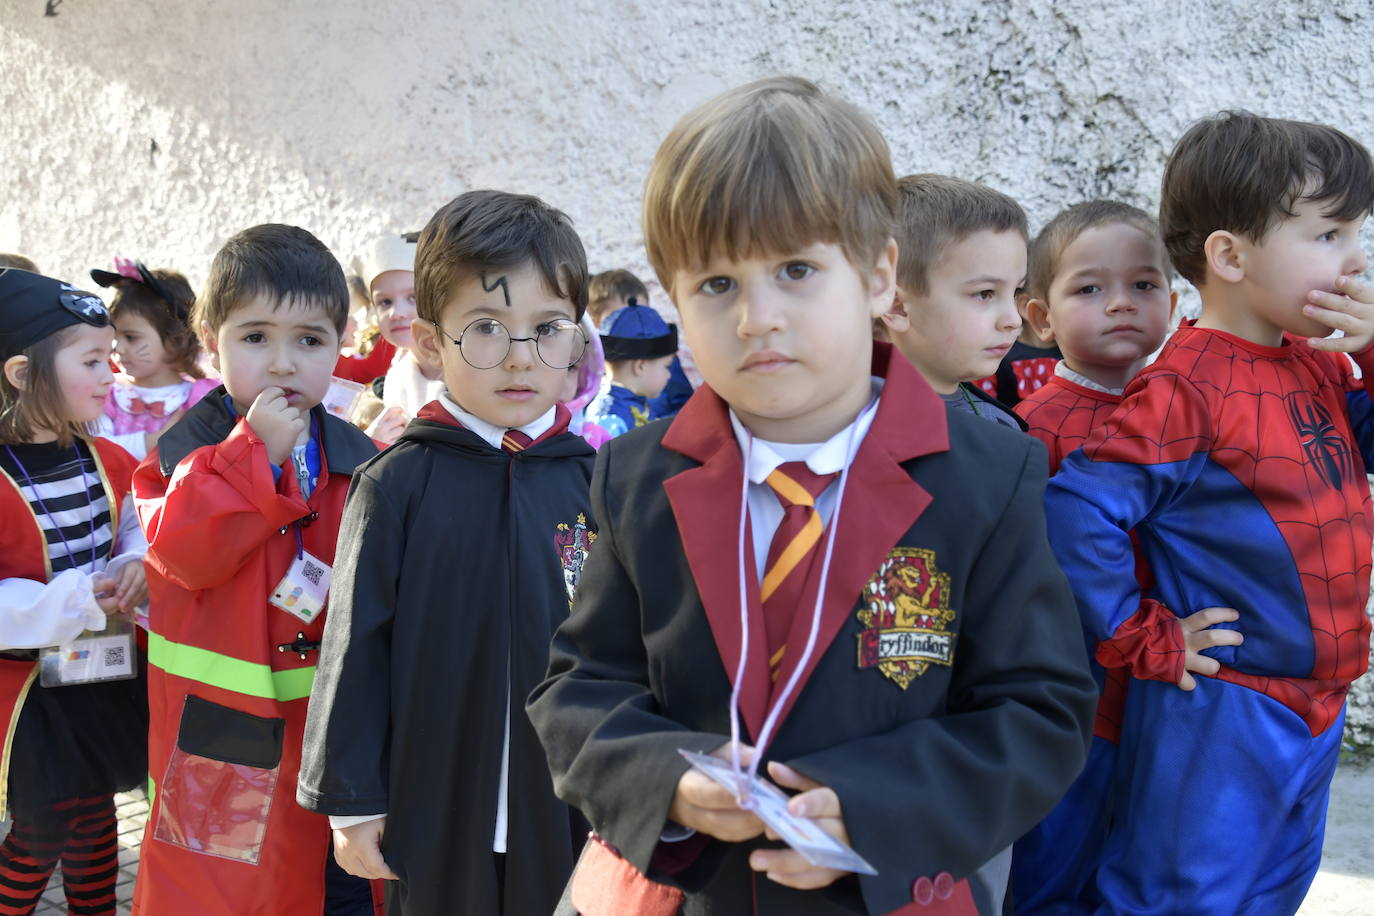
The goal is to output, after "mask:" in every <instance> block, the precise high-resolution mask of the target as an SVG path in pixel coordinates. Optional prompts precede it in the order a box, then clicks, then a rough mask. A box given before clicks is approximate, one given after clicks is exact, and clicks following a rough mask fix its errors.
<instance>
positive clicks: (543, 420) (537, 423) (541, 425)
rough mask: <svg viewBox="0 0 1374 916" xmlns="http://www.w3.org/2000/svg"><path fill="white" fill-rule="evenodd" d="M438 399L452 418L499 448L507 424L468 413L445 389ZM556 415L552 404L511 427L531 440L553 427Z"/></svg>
mask: <svg viewBox="0 0 1374 916" xmlns="http://www.w3.org/2000/svg"><path fill="white" fill-rule="evenodd" d="M438 401H439V403H440V404H443V405H444V410H447V411H448V412H449V413H450V414H452V415H453V419H455V420H457V421H458V422H459V423H462V424H463V425H464V426H465V427H467V428H468V429H470V430H472V431H473V432H475V433H476V434H477V435H479V436H481V437H482V438H483V439H484V440H486V443H487V444H488V445H490V446H491V447H492V448H500V447H501V439H502V438H503V437H504V436H505V435H506V430H508V429H511V428H512V427H509V426H496V425H495V424H493V423H488V422H487V421H486V420H483V419H482V418H481V417H479V416H477V415H476V414H470V413H468V412H467V411H466V410H464V409H463V408H461V407H459V406H458V402H457V401H455V400H453V398H452V397H450V396H449V393H448V392H447V391H443V392H440V394H439V397H438ZM557 417H558V405H554V406H553V407H550V408H549V409H548V410H547V411H546V412H545V413H544V414H542V415H541V416H540V417H539V418H538V419H536V420H532V421H530V422H529V423H526V424H525V425H524V426H517V427H513V428H514V429H518V430H520V432H522V433H524V434H525V435H527V436H529V437H530V441H531V442H533V441H534V440H535V439H538V438H539V437H540V436H542V435H544V433H546V432H548V431H549V430H550V429H552V428H553V421H554V420H555V419H557Z"/></svg>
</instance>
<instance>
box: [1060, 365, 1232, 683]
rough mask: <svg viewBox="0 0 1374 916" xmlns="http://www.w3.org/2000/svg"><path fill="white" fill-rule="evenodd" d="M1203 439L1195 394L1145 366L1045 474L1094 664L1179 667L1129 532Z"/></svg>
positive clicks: (1187, 481) (1160, 499)
mask: <svg viewBox="0 0 1374 916" xmlns="http://www.w3.org/2000/svg"><path fill="white" fill-rule="evenodd" d="M1211 442H1212V424H1211V411H1210V410H1209V407H1208V403H1207V399H1206V398H1205V396H1204V395H1203V394H1202V393H1201V392H1200V391H1198V390H1197V389H1196V388H1195V387H1194V386H1193V385H1191V384H1190V383H1189V382H1188V380H1187V379H1185V378H1183V377H1181V376H1179V375H1176V374H1174V373H1171V372H1157V373H1147V374H1146V375H1145V376H1142V377H1141V378H1140V379H1139V380H1138V381H1137V382H1136V383H1135V384H1134V385H1132V387H1131V389H1130V391H1129V392H1128V394H1127V396H1126V398H1125V399H1124V400H1123V401H1122V404H1121V407H1120V408H1119V409H1118V410H1117V412H1116V413H1115V414H1113V416H1112V417H1111V419H1109V420H1108V421H1107V422H1106V423H1105V424H1104V425H1103V426H1102V427H1101V428H1100V429H1098V431H1097V432H1095V433H1094V434H1093V435H1092V436H1091V437H1090V438H1089V439H1088V441H1087V442H1086V443H1084V445H1083V448H1082V449H1081V450H1079V451H1076V452H1073V453H1072V454H1069V455H1068V456H1066V457H1065V459H1064V461H1063V463H1062V464H1061V465H1060V470H1059V473H1058V474H1057V475H1056V476H1055V477H1053V478H1052V479H1051V480H1050V483H1049V486H1048V488H1047V490H1046V493H1045V505H1046V510H1047V511H1046V516H1047V518H1048V523H1049V536H1050V543H1051V545H1052V546H1053V547H1054V552H1055V555H1056V556H1057V557H1058V559H1059V562H1060V565H1061V566H1062V567H1063V568H1064V572H1065V573H1066V574H1067V575H1068V577H1069V581H1070V582H1071V583H1072V585H1073V589H1074V594H1075V597H1076V598H1077V600H1078V609H1079V613H1080V615H1081V617H1082V621H1083V626H1084V629H1085V631H1086V632H1087V635H1088V636H1089V638H1090V640H1091V641H1092V642H1094V643H1101V645H1099V647H1098V650H1097V660H1098V662H1099V663H1100V664H1102V665H1103V666H1104V667H1108V668H1120V667H1129V668H1130V669H1131V673H1132V675H1133V676H1134V677H1137V678H1145V679H1150V680H1159V681H1166V682H1169V683H1177V682H1178V681H1179V679H1180V678H1181V677H1182V676H1183V670H1184V669H1183V662H1184V646H1183V638H1182V630H1181V628H1180V626H1179V623H1178V618H1177V616H1176V615H1175V614H1174V613H1173V611H1172V610H1171V609H1169V608H1168V607H1166V606H1165V605H1163V604H1162V603H1160V602H1159V601H1156V600H1153V599H1148V598H1144V597H1143V596H1142V594H1141V590H1140V586H1139V584H1138V582H1137V579H1136V560H1137V557H1136V553H1135V550H1134V545H1133V543H1132V540H1131V534H1130V532H1131V530H1132V529H1133V528H1135V527H1136V525H1137V524H1139V523H1140V522H1141V521H1142V520H1144V519H1147V518H1149V517H1150V516H1151V515H1152V514H1154V513H1155V511H1156V510H1157V509H1159V508H1161V507H1164V506H1167V505H1168V504H1169V503H1170V502H1171V501H1172V500H1173V499H1174V498H1175V497H1176V496H1178V495H1179V494H1180V493H1182V492H1184V491H1185V490H1187V489H1188V487H1189V486H1190V485H1191V484H1192V483H1193V482H1194V481H1195V480H1196V478H1197V476H1198V474H1199V473H1200V472H1201V470H1202V467H1203V465H1204V464H1205V463H1206V461H1207V457H1208V450H1209V447H1210V444H1211Z"/></svg>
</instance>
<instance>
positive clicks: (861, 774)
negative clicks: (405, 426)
mask: <svg viewBox="0 0 1374 916" xmlns="http://www.w3.org/2000/svg"><path fill="white" fill-rule="evenodd" d="M1028 444H1029V445H1030V447H1029V448H1028V449H1027V458H1026V460H1025V462H1024V463H1023V465H1022V469H1021V474H1020V480H1019V482H1018V483H1017V485H1016V486H1015V487H1014V489H1013V490H1012V492H1011V498H1010V501H1009V502H1008V504H1007V506H1006V508H1005V509H1004V511H1003V513H1002V516H1001V518H1000V520H999V521H998V524H997V525H996V526H995V528H994V529H993V530H994V531H995V532H996V534H995V536H994V537H993V538H992V539H990V540H989V541H988V542H987V543H985V544H984V546H983V549H982V551H981V553H980V554H979V556H978V558H977V559H976V560H975V562H974V565H973V568H972V573H971V575H970V577H969V586H968V592H967V598H966V604H965V611H964V613H965V619H964V622H963V627H962V629H961V631H960V634H959V645H958V651H957V653H956V661H955V670H954V672H953V678H952V680H951V683H950V687H949V705H948V712H947V713H946V714H945V715H942V716H938V717H934V718H928V719H921V720H917V721H913V722H908V723H906V724H903V725H901V726H899V727H897V728H895V729H893V730H891V731H889V732H887V733H885V734H880V735H873V736H870V737H865V738H861V739H858V740H855V741H849V742H846V743H844V744H840V745H836V746H834V747H830V748H827V749H825V750H823V751H819V752H817V753H813V754H808V755H805V756H803V757H799V758H797V759H794V760H790V761H788V763H789V764H790V765H792V766H793V767H795V768H796V769H797V770H798V771H799V772H801V773H804V774H805V775H807V776H809V777H811V778H812V779H815V780H816V781H818V782H820V783H822V784H824V785H827V786H830V787H831V788H833V789H834V790H835V792H836V793H837V794H838V795H839V797H840V804H841V809H842V810H843V812H844V820H845V825H846V827H847V829H848V831H849V836H850V840H851V842H852V844H853V845H854V847H855V848H856V849H862V850H864V854H865V856H866V857H867V858H868V859H869V861H870V862H871V863H872V864H873V866H874V867H875V868H877V870H878V875H877V876H875V877H862V878H861V879H860V884H861V887H862V889H863V894H864V901H865V904H866V908H867V911H868V912H870V913H887V912H890V911H892V910H895V909H897V908H898V907H901V906H903V905H905V904H908V903H910V902H911V884H910V882H911V875H910V872H911V871H912V863H913V862H924V863H939V864H940V866H941V867H942V868H943V869H944V870H947V871H949V872H951V873H952V874H954V875H955V876H956V877H962V876H966V875H968V874H970V873H972V872H973V871H975V870H976V869H977V868H978V867H979V866H980V865H982V864H983V863H985V862H987V861H988V860H989V859H991V858H992V857H993V856H994V855H996V854H997V853H998V852H1000V851H1001V850H1003V849H1005V848H1006V847H1007V846H1009V845H1010V844H1011V843H1013V842H1014V841H1015V840H1017V839H1018V838H1019V837H1020V836H1021V835H1022V834H1023V833H1025V832H1026V831H1027V830H1028V829H1030V828H1031V827H1032V826H1034V825H1035V824H1036V823H1037V822H1038V821H1039V820H1040V819H1042V818H1043V817H1044V816H1045V815H1046V814H1047V813H1049V811H1050V809H1051V808H1052V807H1053V806H1054V804H1055V803H1056V802H1057V801H1058V800H1059V798H1060V797H1061V796H1062V795H1063V793H1064V792H1065V791H1066V790H1067V789H1068V787H1069V785H1070V784H1071V783H1072V782H1073V780H1074V779H1075V778H1076V777H1077V775H1078V773H1079V771H1080V770H1081V769H1082V768H1083V764H1084V761H1085V759H1086V754H1087V744H1088V740H1089V736H1090V732H1091V727H1092V721H1093V712H1094V709H1095V706H1096V700H1097V689H1096V686H1095V684H1094V682H1093V680H1092V677H1091V676H1090V674H1089V673H1088V666H1087V650H1086V648H1085V646H1084V643H1083V638H1082V636H1081V632H1082V630H1081V627H1080V626H1079V623H1078V617H1077V613H1076V610H1075V606H1074V601H1073V595H1072V593H1071V592H1070V590H1069V586H1068V582H1067V581H1066V580H1065V578H1064V575H1063V573H1062V572H1060V570H1059V566H1058V564H1056V563H1055V560H1054V556H1053V555H1052V554H1051V553H1050V549H1049V544H1048V542H1047V541H1046V537H1045V516H1044V508H1043V493H1044V482H1045V479H1046V460H1045V450H1044V447H1043V446H1041V445H1040V444H1039V443H1038V442H1030V443H1028ZM1013 761H1014V765H1008V764H1009V763H1010V762H1013ZM979 812H986V813H987V815H988V816H979ZM893 837H901V838H902V841H901V842H893V841H892V838H893Z"/></svg>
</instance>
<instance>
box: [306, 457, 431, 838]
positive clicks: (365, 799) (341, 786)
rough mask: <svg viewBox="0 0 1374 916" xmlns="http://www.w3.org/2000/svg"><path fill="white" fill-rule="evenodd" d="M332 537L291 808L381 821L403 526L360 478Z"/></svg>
mask: <svg viewBox="0 0 1374 916" xmlns="http://www.w3.org/2000/svg"><path fill="white" fill-rule="evenodd" d="M340 530H341V532H342V534H341V536H340V540H339V549H338V551H337V553H336V554H335V558H334V563H335V569H334V581H333V584H332V587H331V588H330V596H329V612H328V613H329V616H328V618H327V619H326V621H325V627H324V644H323V645H322V646H321V647H320V663H319V668H318V670H317V672H316V675H315V684H314V688H313V689H312V690H311V694H310V711H309V714H308V715H307V717H306V723H305V745H304V748H303V753H302V757H301V773H300V782H299V784H298V786H297V789H296V800H297V801H298V802H299V803H300V804H301V806H302V807H304V808H308V809H309V810H311V811H318V812H320V813H322V814H339V815H348V814H351V815H360V814H384V813H385V812H386V810H387V795H388V789H387V785H388V784H387V778H388V767H387V749H388V747H389V746H390V725H391V714H390V708H391V693H390V685H391V622H392V617H393V615H394V614H395V610H396V590H397V583H398V581H399V580H400V570H401V561H402V550H403V547H402V545H404V543H405V525H404V521H403V518H402V517H401V514H400V513H399V512H398V511H397V510H396V509H395V507H394V506H393V505H392V504H391V502H390V500H388V499H387V497H386V496H385V495H384V494H383V492H382V490H381V488H380V487H379V486H378V485H377V482H376V481H375V480H374V479H373V478H372V477H371V476H369V474H368V472H367V471H366V470H363V471H359V472H358V473H357V474H356V475H355V476H354V478H353V484H352V487H351V489H350V491H349V496H348V503H347V505H346V506H345V507H344V514H343V521H342V523H341V526H340Z"/></svg>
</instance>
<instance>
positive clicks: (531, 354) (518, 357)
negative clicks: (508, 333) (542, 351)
mask: <svg viewBox="0 0 1374 916" xmlns="http://www.w3.org/2000/svg"><path fill="white" fill-rule="evenodd" d="M538 358H539V353H538V348H537V345H536V343H535V341H534V340H532V339H530V338H525V337H522V338H520V339H519V340H512V341H511V342H510V350H509V351H508V352H507V353H506V367H507V368H509V369H527V368H529V367H530V366H533V365H534V361H535V360H537V359H538Z"/></svg>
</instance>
